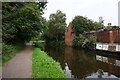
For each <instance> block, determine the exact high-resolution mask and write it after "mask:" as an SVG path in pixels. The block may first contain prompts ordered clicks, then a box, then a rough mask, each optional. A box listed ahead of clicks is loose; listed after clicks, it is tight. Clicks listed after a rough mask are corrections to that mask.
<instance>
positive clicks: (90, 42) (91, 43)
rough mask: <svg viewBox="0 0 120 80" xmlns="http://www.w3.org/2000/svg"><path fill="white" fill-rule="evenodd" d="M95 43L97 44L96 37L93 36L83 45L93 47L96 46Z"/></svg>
mask: <svg viewBox="0 0 120 80" xmlns="http://www.w3.org/2000/svg"><path fill="white" fill-rule="evenodd" d="M95 44H96V38H95V37H94V36H93V37H91V38H90V39H89V40H87V41H86V42H85V43H84V44H83V47H84V48H89V49H93V48H95Z"/></svg>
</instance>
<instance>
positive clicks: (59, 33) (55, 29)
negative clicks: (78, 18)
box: [45, 10, 66, 41]
mask: <svg viewBox="0 0 120 80" xmlns="http://www.w3.org/2000/svg"><path fill="white" fill-rule="evenodd" d="M65 27H66V15H65V14H64V13H62V11H60V10H58V11H56V13H53V14H50V16H49V21H48V29H47V32H46V33H45V39H46V40H47V41H51V40H53V41H61V40H63V39H64V32H65Z"/></svg>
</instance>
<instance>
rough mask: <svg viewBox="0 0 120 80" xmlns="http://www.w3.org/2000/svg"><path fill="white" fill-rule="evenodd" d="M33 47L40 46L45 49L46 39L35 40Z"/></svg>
mask: <svg viewBox="0 0 120 80" xmlns="http://www.w3.org/2000/svg"><path fill="white" fill-rule="evenodd" d="M32 45H33V47H37V48H40V49H41V50H45V49H44V46H45V42H44V41H33V44H32Z"/></svg>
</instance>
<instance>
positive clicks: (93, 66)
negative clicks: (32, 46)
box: [45, 46, 120, 79]
mask: <svg viewBox="0 0 120 80" xmlns="http://www.w3.org/2000/svg"><path fill="white" fill-rule="evenodd" d="M45 51H46V52H47V53H48V55H49V56H51V57H52V58H53V59H54V60H56V61H58V62H59V63H60V65H61V67H62V69H63V70H64V71H65V73H66V75H67V77H68V78H70V77H72V78H81V79H82V78H86V77H88V76H90V75H91V76H92V75H93V74H96V73H98V72H99V70H102V71H103V74H105V76H106V78H107V77H109V78H110V77H112V78H120V58H119V57H115V56H114V57H113V56H112V55H110V56H108V55H100V54H101V53H98V52H96V51H90V50H84V49H81V48H72V47H64V48H52V47H48V46H47V47H46V48H45ZM106 74H109V75H106ZM103 76H104V75H103Z"/></svg>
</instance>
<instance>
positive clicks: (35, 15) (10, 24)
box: [2, 2, 46, 43]
mask: <svg viewBox="0 0 120 80" xmlns="http://www.w3.org/2000/svg"><path fill="white" fill-rule="evenodd" d="M38 4H39V5H38ZM45 6H46V3H34V2H31V3H22V2H9V3H3V4H2V9H3V13H2V15H3V18H2V21H3V22H2V23H3V27H2V32H3V42H6V43H14V42H17V41H18V42H23V43H24V42H25V41H29V40H31V38H32V37H34V36H36V35H38V34H39V33H40V31H41V30H42V29H41V28H42V26H43V24H42V16H41V15H42V14H43V10H44V8H45Z"/></svg>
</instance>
